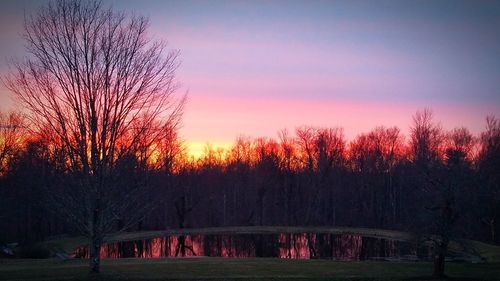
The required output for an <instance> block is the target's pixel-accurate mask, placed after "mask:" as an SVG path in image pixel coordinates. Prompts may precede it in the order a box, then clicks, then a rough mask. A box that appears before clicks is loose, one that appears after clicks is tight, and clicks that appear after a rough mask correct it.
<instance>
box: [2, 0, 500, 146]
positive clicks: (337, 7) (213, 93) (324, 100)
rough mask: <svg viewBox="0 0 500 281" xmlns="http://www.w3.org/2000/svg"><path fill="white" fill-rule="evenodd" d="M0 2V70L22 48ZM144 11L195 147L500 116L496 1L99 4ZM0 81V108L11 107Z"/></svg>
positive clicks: (477, 127) (8, 5) (479, 124)
mask: <svg viewBox="0 0 500 281" xmlns="http://www.w3.org/2000/svg"><path fill="white" fill-rule="evenodd" d="M45 2H46V1H11V2H2V3H1V4H0V5H2V6H1V8H0V58H1V62H0V72H1V73H5V71H6V62H5V59H6V58H8V57H11V56H22V55H23V47H22V46H23V42H22V41H21V39H20V37H19V34H20V33H21V32H22V21H23V13H24V11H26V12H27V13H31V12H32V11H34V10H36V8H37V6H39V5H43V3H45ZM104 4H105V5H109V4H112V5H113V6H114V7H115V8H116V9H118V10H123V11H127V12H133V13H136V14H141V15H146V16H149V17H150V19H151V30H150V32H151V35H152V36H155V37H158V38H162V39H164V40H167V41H168V42H169V46H170V47H171V48H175V49H180V50H181V59H182V66H181V68H180V69H179V72H178V78H179V80H180V81H181V83H182V85H183V87H182V91H183V92H184V91H189V103H188V105H187V107H186V112H185V116H184V126H183V128H182V130H181V135H182V136H183V138H185V139H186V140H187V141H188V142H190V143H191V146H192V147H193V148H192V149H193V150H196V149H201V147H202V146H203V144H204V143H205V142H211V143H214V144H215V145H224V144H227V143H229V142H232V141H233V140H234V139H235V138H236V137H237V136H238V135H241V134H244V135H248V136H254V137H257V136H269V137H274V136H276V132H277V131H278V130H280V129H283V128H288V129H290V130H293V129H294V128H295V127H297V126H301V125H314V126H343V127H345V132H346V135H347V137H348V138H353V137H354V136H356V135H357V134H358V133H361V132H363V131H367V130H370V129H371V128H373V127H375V126H377V125H386V126H393V125H397V126H399V127H401V129H402V130H403V132H406V131H407V129H408V126H409V125H410V122H411V116H412V114H413V113H414V112H415V111H416V110H418V109H421V108H423V107H429V108H431V109H433V110H434V113H435V116H436V118H437V119H438V120H440V121H441V122H442V124H443V126H444V127H445V128H452V127H455V126H462V125H464V126H466V127H468V128H469V129H471V131H473V132H474V133H477V132H480V131H481V130H483V128H484V124H485V122H484V119H485V116H486V115H487V114H495V115H497V116H499V115H500V67H499V66H500V1H145V0H142V1H104ZM12 108H13V105H12V103H11V101H10V93H9V92H8V91H7V90H6V89H5V88H3V86H2V87H0V110H4V111H5V110H9V109H12Z"/></svg>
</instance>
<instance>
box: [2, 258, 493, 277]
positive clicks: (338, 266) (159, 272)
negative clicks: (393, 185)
mask: <svg viewBox="0 0 500 281" xmlns="http://www.w3.org/2000/svg"><path fill="white" fill-rule="evenodd" d="M87 270H88V269H87V260H69V261H58V260H55V259H49V260H26V259H24V260H20V259H16V260H0V280H205V279H206V280H241V281H243V280H245V281H246V280H290V279H293V280H302V279H303V280H432V279H431V278H430V277H429V276H430V275H431V272H432V264H430V263H424V262H395V263H391V262H339V261H329V260H284V259H267V258H247V259H232V258H176V259H116V260H113V259H107V260H104V261H103V264H102V273H101V274H100V276H99V277H97V278H95V276H92V275H89V274H88V273H87ZM446 274H447V275H448V276H449V277H450V279H451V280H499V279H500V264H498V263H485V264H466V263H447V265H446Z"/></svg>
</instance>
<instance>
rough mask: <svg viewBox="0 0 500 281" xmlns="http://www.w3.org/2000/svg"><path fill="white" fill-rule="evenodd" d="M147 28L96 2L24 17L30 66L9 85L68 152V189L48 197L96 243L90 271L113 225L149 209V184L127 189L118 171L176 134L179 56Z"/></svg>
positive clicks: (35, 122)
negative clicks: (146, 190) (146, 199)
mask: <svg viewBox="0 0 500 281" xmlns="http://www.w3.org/2000/svg"><path fill="white" fill-rule="evenodd" d="M147 29H148V20H147V19H146V18H144V17H138V16H130V17H128V16H126V15H124V14H122V13H117V12H114V11H113V10H111V8H105V7H103V6H102V5H101V3H100V2H99V1H80V0H68V1H66V0H58V1H55V2H51V3H49V4H48V5H47V6H45V7H43V8H41V9H40V11H39V12H38V13H37V14H35V15H32V16H28V17H27V18H26V21H25V33H24V38H25V41H26V46H27V51H28V53H29V57H28V58H26V59H25V60H24V61H13V62H12V68H13V71H12V73H11V74H10V75H9V76H8V77H7V78H6V79H5V80H6V85H7V87H8V88H9V89H10V90H11V91H12V92H14V93H15V94H16V96H17V98H18V99H19V101H20V102H21V103H22V104H23V105H24V106H25V107H26V109H27V110H28V111H29V112H30V114H29V116H28V118H29V120H30V121H31V125H32V126H33V128H34V130H35V131H37V132H38V133H40V134H43V136H44V137H45V138H47V139H48V140H49V141H50V144H51V145H52V146H54V147H57V148H58V149H59V150H61V151H63V152H64V158H65V163H67V167H66V168H67V171H66V172H65V176H66V177H65V181H64V183H65V186H64V188H59V189H58V192H57V193H56V192H53V194H49V195H50V197H51V198H52V204H53V208H57V209H58V210H59V211H60V214H61V215H63V216H64V217H65V218H66V219H68V221H69V222H70V223H72V224H73V225H74V227H75V228H76V229H78V230H79V231H80V232H81V233H82V234H83V235H85V236H86V237H88V238H89V239H90V244H91V261H90V267H91V270H92V271H93V272H99V265H100V256H99V252H100V248H101V244H102V242H103V239H104V238H105V235H106V234H108V233H110V232H111V231H114V230H116V225H117V221H119V222H120V223H119V225H120V226H122V228H126V227H128V226H130V225H131V224H133V223H134V222H136V221H137V220H139V219H140V218H142V217H143V216H144V214H145V213H146V212H147V211H148V210H149V205H148V204H141V203H140V202H139V200H140V199H143V196H140V195H141V194H144V192H143V191H141V189H143V188H145V185H147V183H145V182H139V181H134V180H132V179H130V181H124V180H121V179H122V178H120V177H121V176H123V172H121V171H120V168H124V167H125V168H126V167H127V165H133V164H134V163H132V162H130V161H135V160H133V158H137V159H138V160H140V158H141V157H142V156H144V154H140V153H141V152H144V151H143V150H142V151H141V150H140V149H144V147H143V146H142V147H140V145H138V143H141V142H140V140H144V136H145V134H147V136H148V137H147V140H148V143H149V144H152V143H154V142H155V140H156V139H158V138H159V137H160V136H162V132H164V131H165V130H171V129H172V128H176V126H177V124H178V122H179V118H180V115H181V113H182V107H183V104H184V100H185V99H184V98H181V99H176V98H175V96H174V93H175V90H176V82H175V70H176V69H177V66H178V59H177V58H178V54H179V53H178V52H177V51H171V52H168V53H166V55H165V51H164V50H165V44H164V43H163V42H161V41H154V40H151V38H149V37H148V35H147ZM142 144H144V142H142ZM145 145H147V144H145ZM135 164H138V163H135ZM136 176H138V175H136ZM129 177H133V176H132V175H129ZM137 178H138V177H135V179H137ZM142 203H144V202H142ZM129 210H133V212H131V213H130V212H129V213H127V214H125V213H126V211H129Z"/></svg>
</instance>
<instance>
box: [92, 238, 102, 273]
mask: <svg viewBox="0 0 500 281" xmlns="http://www.w3.org/2000/svg"><path fill="white" fill-rule="evenodd" d="M91 242H92V244H91V245H90V272H92V273H99V271H100V266H101V245H102V240H101V239H100V238H92V241H91Z"/></svg>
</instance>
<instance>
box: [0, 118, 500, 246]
mask: <svg viewBox="0 0 500 281" xmlns="http://www.w3.org/2000/svg"><path fill="white" fill-rule="evenodd" d="M2 123H9V124H12V125H11V126H9V127H3V128H1V129H0V130H1V131H0V132H1V136H0V139H1V140H2V141H1V142H0V145H1V147H0V148H1V151H0V157H1V158H0V160H1V161H0V163H1V166H0V175H1V178H0V180H1V181H0V184H1V185H0V186H1V189H0V192H1V194H0V200H1V201H2V202H1V203H0V206H2V207H1V208H2V210H1V214H2V219H1V220H0V222H1V225H0V228H1V229H2V232H1V234H2V237H1V241H2V242H12V241H17V242H22V243H33V242H36V241H41V240H44V239H46V238H47V237H50V236H54V235H59V234H64V233H78V225H76V226H75V224H74V223H72V224H70V223H67V221H65V220H62V219H61V216H62V215H61V213H60V212H54V211H53V210H51V208H52V206H54V202H58V203H57V204H60V205H61V208H67V211H66V214H67V215H68V216H69V215H71V214H72V213H73V212H74V211H72V210H71V209H72V208H73V209H78V207H79V204H78V202H74V201H71V200H68V198H65V197H64V194H65V193H64V192H63V191H62V190H64V189H65V185H68V184H69V182H70V181H71V177H72V175H71V174H70V172H68V171H67V168H66V165H67V161H68V156H67V155H64V151H63V150H62V149H57V147H56V146H53V145H50V144H49V143H47V142H46V141H45V139H43V138H40V137H37V136H36V135H30V133H29V130H28V128H26V127H25V126H24V125H23V124H24V123H23V117H22V115H21V114H19V113H11V114H3V115H2ZM162 136H163V137H162V138H159V141H158V143H149V142H148V139H147V138H143V139H142V140H138V141H137V142H136V143H135V145H136V147H135V149H134V153H133V154H130V155H128V156H127V157H123V159H122V160H120V161H121V162H122V163H117V169H118V171H117V174H118V175H119V176H117V178H116V181H117V182H116V188H117V190H119V189H120V188H123V189H124V190H128V189H127V188H128V186H130V185H133V186H137V187H140V188H137V189H134V191H133V192H134V199H133V200H132V199H130V201H133V203H132V202H131V203H130V205H129V204H126V206H127V207H128V208H130V210H132V213H133V214H137V213H140V214H142V215H141V216H140V217H137V218H136V219H135V220H133V224H130V225H129V226H128V229H131V230H161V229H171V228H191V227H215V226H254V225H259V226H260V225H274V226H278V225H280V226H357V227H370V228H383V229H395V230H405V231H412V232H416V233H420V234H422V235H425V234H444V235H446V236H448V237H450V238H470V239H475V240H481V241H485V242H489V243H493V244H497V245H498V244H499V243H500V237H499V235H498V233H499V231H500V227H499V224H498V217H499V215H500V210H499V206H500V194H499V191H500V187H499V182H500V179H499V176H500V121H499V120H498V119H496V118H495V117H488V118H486V122H485V130H484V132H482V133H481V134H480V135H478V136H474V135H472V134H471V133H470V132H469V131H468V130H467V128H456V129H453V130H451V131H445V130H443V129H442V128H441V127H440V125H439V123H438V122H437V121H436V120H434V119H433V116H432V112H431V111H430V110H427V109H426V110H422V111H418V112H417V113H416V114H415V115H414V116H413V124H411V125H410V135H409V136H404V135H403V134H402V133H401V130H400V129H399V128H396V127H382V126H381V127H377V128H375V129H373V130H372V131H370V132H366V133H362V134H359V135H358V136H357V137H356V138H355V139H353V140H351V141H348V140H346V139H345V137H344V135H343V130H342V128H314V127H299V128H297V129H296V130H295V132H294V133H289V132H287V131H286V130H283V131H281V132H280V133H279V134H278V138H276V139H271V138H256V139H251V138H246V137H240V138H238V139H237V140H236V141H235V142H234V144H233V146H232V147H231V148H230V149H228V150H221V149H218V150H214V149H212V148H211V147H210V146H209V145H207V148H206V151H205V154H204V155H203V156H202V157H200V158H197V159H195V158H193V157H188V155H187V152H186V147H185V144H183V142H182V141H181V140H180V139H179V138H178V137H177V134H176V132H175V131H173V130H170V131H168V132H166V133H165V132H164V134H163V135H162ZM50 194H52V195H54V194H58V196H60V198H58V197H57V196H56V197H54V196H49V195H50ZM122 199H123V198H122ZM79 200H84V199H79ZM143 211H147V212H143ZM63 213H65V212H63ZM132 213H124V214H123V217H122V218H120V219H118V220H117V221H116V222H113V223H112V230H119V229H120V228H121V227H123V226H124V225H123V222H125V221H129V220H127V218H126V217H125V216H126V215H129V216H132ZM146 214H147V215H146ZM120 224H121V225H120Z"/></svg>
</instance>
